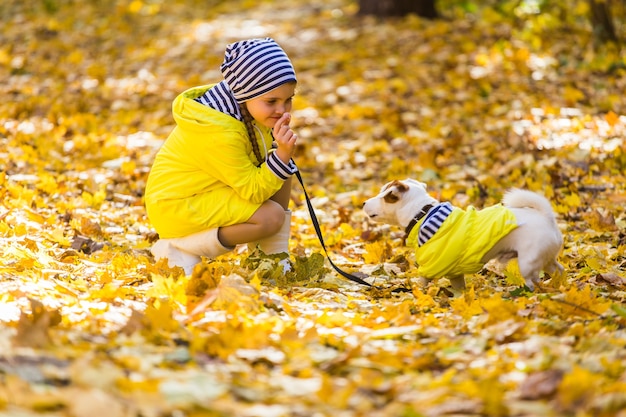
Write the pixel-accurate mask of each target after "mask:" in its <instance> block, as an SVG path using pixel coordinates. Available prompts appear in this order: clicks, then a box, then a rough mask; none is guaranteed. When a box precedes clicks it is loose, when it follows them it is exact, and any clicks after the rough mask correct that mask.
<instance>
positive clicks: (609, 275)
mask: <svg viewBox="0 0 626 417" xmlns="http://www.w3.org/2000/svg"><path fill="white" fill-rule="evenodd" d="M598 279H601V280H603V281H606V282H608V283H609V284H611V285H615V286H616V287H621V286H624V285H626V278H624V277H620V276H619V275H617V274H616V273H614V272H605V273H602V274H598V275H596V280H598Z"/></svg>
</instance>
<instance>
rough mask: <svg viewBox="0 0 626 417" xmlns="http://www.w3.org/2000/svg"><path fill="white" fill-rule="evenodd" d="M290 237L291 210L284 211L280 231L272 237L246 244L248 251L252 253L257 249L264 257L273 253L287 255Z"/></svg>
mask: <svg viewBox="0 0 626 417" xmlns="http://www.w3.org/2000/svg"><path fill="white" fill-rule="evenodd" d="M290 236H291V210H285V221H284V222H283V225H282V226H281V228H280V230H279V231H278V232H276V234H273V235H272V236H269V237H266V238H264V239H261V240H258V241H256V242H250V243H248V250H249V251H250V252H252V251H254V249H256V248H257V247H258V248H259V249H261V250H262V251H263V253H265V254H266V255H273V254H275V253H287V254H288V253H289V237H290Z"/></svg>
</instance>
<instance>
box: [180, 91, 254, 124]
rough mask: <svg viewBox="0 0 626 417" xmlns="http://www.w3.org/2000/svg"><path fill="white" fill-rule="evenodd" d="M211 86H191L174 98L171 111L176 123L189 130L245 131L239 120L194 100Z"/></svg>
mask: <svg viewBox="0 0 626 417" xmlns="http://www.w3.org/2000/svg"><path fill="white" fill-rule="evenodd" d="M212 86H213V85H205V86H200V87H192V88H190V89H188V90H186V91H183V92H182V93H181V94H179V95H178V97H176V98H175V99H174V102H173V103H172V113H173V115H174V120H175V121H176V124H177V125H178V126H179V127H180V128H181V129H184V130H186V131H191V132H211V131H215V130H219V131H224V130H243V131H245V126H244V124H243V123H242V122H240V121H239V120H237V119H235V118H234V117H232V116H230V115H228V114H225V113H222V112H220V111H218V110H215V109H213V108H211V107H208V106H205V105H204V104H202V103H199V102H197V101H196V100H195V99H196V98H198V97H200V96H201V95H203V94H204V93H205V92H206V91H207V90H208V89H210V88H211V87H212Z"/></svg>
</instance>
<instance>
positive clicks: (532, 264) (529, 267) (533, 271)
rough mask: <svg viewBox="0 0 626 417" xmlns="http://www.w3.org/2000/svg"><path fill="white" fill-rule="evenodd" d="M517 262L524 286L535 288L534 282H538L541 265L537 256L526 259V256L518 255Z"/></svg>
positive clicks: (532, 289)
mask: <svg viewBox="0 0 626 417" xmlns="http://www.w3.org/2000/svg"><path fill="white" fill-rule="evenodd" d="M517 263H518V264H519V272H520V273H521V274H522V277H524V281H525V282H526V286H527V287H528V288H529V289H530V290H531V291H534V290H535V284H539V274H540V273H541V269H542V266H543V265H540V264H539V260H538V259H537V258H533V259H527V257H523V256H520V257H519V258H518V259H517Z"/></svg>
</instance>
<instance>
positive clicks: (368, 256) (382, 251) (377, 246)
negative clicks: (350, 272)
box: [363, 239, 392, 264]
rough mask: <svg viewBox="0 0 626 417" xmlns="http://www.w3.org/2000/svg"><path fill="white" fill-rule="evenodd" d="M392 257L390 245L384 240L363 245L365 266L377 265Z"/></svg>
mask: <svg viewBox="0 0 626 417" xmlns="http://www.w3.org/2000/svg"><path fill="white" fill-rule="evenodd" d="M391 255H392V250H391V245H390V244H389V242H388V241H387V240H385V239H383V240H378V241H376V242H372V243H367V244H365V252H364V253H363V262H365V263H366V264H378V263H381V262H385V261H386V260H387V259H389V257H390V256H391Z"/></svg>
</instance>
